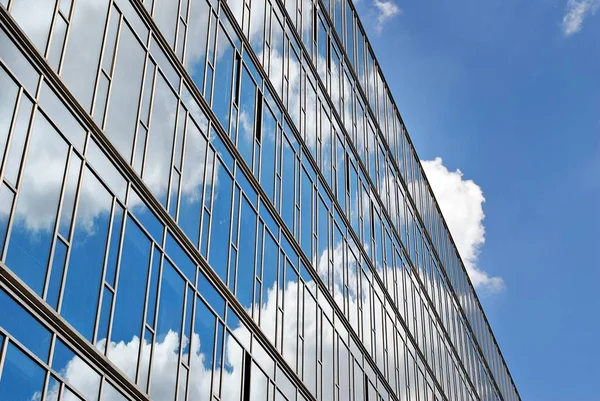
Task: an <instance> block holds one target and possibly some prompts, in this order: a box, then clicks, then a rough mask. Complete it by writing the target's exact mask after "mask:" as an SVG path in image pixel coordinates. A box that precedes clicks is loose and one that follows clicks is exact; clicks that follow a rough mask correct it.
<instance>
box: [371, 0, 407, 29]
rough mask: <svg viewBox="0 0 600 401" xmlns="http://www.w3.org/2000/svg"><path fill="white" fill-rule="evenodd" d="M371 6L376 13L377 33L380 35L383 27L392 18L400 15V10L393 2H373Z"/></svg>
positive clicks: (383, 0) (375, 0)
mask: <svg viewBox="0 0 600 401" xmlns="http://www.w3.org/2000/svg"><path fill="white" fill-rule="evenodd" d="M373 5H374V6H375V8H376V11H377V25H376V26H375V29H376V31H377V33H381V31H382V30H383V27H384V25H385V24H386V23H387V22H388V21H389V20H390V19H392V18H393V17H395V16H396V15H398V14H401V13H402V10H401V9H400V7H398V5H397V4H396V3H394V1H393V0H373Z"/></svg>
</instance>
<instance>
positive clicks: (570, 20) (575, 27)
mask: <svg viewBox="0 0 600 401" xmlns="http://www.w3.org/2000/svg"><path fill="white" fill-rule="evenodd" d="M599 7H600V0H569V1H568V2H567V9H566V13H565V16H564V17H563V20H562V29H563V33H564V34H565V36H571V35H573V34H575V33H577V32H579V31H580V30H581V28H582V26H583V21H584V20H585V18H586V17H587V16H588V15H590V14H592V15H593V14H595V13H596V11H598V8H599Z"/></svg>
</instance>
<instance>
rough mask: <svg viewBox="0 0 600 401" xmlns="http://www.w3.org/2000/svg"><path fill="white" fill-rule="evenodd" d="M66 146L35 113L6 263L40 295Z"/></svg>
mask: <svg viewBox="0 0 600 401" xmlns="http://www.w3.org/2000/svg"><path fill="white" fill-rule="evenodd" d="M67 149H68V148H67V144H66V143H65V142H64V140H63V139H62V138H61V137H60V136H59V135H58V133H57V132H56V131H55V130H54V128H52V126H51V125H50V124H49V123H48V121H47V120H46V119H45V118H44V117H43V116H42V115H41V114H39V113H38V115H37V118H36V120H35V123H34V127H33V132H32V138H31V141H30V143H29V149H28V155H27V162H26V164H25V170H24V173H23V179H22V182H21V187H20V194H19V199H18V201H17V206H16V211H15V220H14V223H13V228H12V232H11V237H10V242H9V245H8V250H7V256H6V264H7V265H8V266H9V267H10V268H11V269H12V270H13V271H14V272H15V273H16V274H17V275H18V276H19V277H20V278H21V279H23V280H24V281H25V282H26V283H27V284H28V285H29V286H30V287H31V288H32V289H33V290H34V291H35V292H37V293H38V294H40V295H41V294H42V290H43V286H44V280H45V277H46V267H47V265H48V258H49V254H50V245H51V242H52V236H53V230H54V223H55V221H56V210H57V208H58V199H59V195H60V188H61V185H62V180H63V176H64V173H65V167H66V159H67V157H66V156H67Z"/></svg>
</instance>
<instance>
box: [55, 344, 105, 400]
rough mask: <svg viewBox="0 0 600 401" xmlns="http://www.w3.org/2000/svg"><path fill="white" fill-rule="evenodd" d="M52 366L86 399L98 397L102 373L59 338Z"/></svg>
mask: <svg viewBox="0 0 600 401" xmlns="http://www.w3.org/2000/svg"><path fill="white" fill-rule="evenodd" d="M51 366H52V369H54V370H55V371H57V372H58V373H59V374H60V375H61V376H62V377H63V378H64V379H65V381H66V382H67V383H69V384H70V385H71V386H73V388H75V389H76V390H77V391H79V392H80V393H81V395H83V396H84V397H85V398H86V399H88V400H96V399H97V398H98V390H99V388H100V375H99V374H98V373H97V372H96V371H95V370H94V369H92V368H91V367H90V366H89V365H88V364H87V363H86V362H85V361H84V360H83V359H81V358H80V357H79V356H78V355H76V354H75V353H74V352H73V351H72V350H71V349H70V348H69V347H68V346H67V345H66V344H65V343H63V342H62V341H61V340H59V339H57V340H56V342H55V343H54V354H53V357H52V364H51ZM64 398H65V397H63V399H64ZM66 399H69V398H68V397H67V398H66Z"/></svg>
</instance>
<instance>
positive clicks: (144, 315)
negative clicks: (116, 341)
mask: <svg viewBox="0 0 600 401" xmlns="http://www.w3.org/2000/svg"><path fill="white" fill-rule="evenodd" d="M155 249H156V245H155V244H154V243H152V245H151V247H150V258H149V261H148V274H147V276H146V277H147V280H146V291H145V292H144V309H143V311H142V322H143V324H142V328H141V334H140V351H139V353H138V358H137V362H136V375H135V383H138V382H139V381H140V365H141V363H142V357H143V355H142V354H143V352H144V340H145V338H144V337H145V336H144V334H145V331H146V322H147V316H148V295H149V294H150V284H151V281H152V266H153V265H154V253H155ZM157 283H158V278H157ZM157 298H158V293H157ZM157 300H158V299H157ZM155 312H156V310H155ZM150 347H151V349H152V344H151V345H150ZM148 377H150V368H148ZM142 388H143V387H142Z"/></svg>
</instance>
